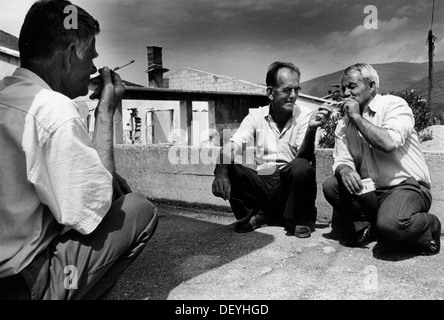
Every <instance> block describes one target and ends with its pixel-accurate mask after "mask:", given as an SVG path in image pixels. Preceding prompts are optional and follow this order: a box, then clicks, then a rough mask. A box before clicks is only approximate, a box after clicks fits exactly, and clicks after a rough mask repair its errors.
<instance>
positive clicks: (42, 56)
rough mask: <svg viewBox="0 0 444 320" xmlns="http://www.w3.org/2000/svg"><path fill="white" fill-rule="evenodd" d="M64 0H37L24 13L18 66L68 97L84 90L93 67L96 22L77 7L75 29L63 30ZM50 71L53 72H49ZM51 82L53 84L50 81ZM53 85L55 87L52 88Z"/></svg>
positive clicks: (78, 94)
mask: <svg viewBox="0 0 444 320" xmlns="http://www.w3.org/2000/svg"><path fill="white" fill-rule="evenodd" d="M67 6H72V3H71V2H69V1H66V0H40V1H37V2H35V3H34V4H33V5H32V7H31V8H30V9H29V11H28V13H27V14H26V17H25V21H24V22H23V25H22V28H21V31H20V36H19V51H20V59H21V65H22V67H24V68H28V69H30V70H32V71H34V72H36V73H37V74H39V76H41V77H43V79H44V80H45V81H47V82H52V83H49V84H50V85H51V86H52V87H53V89H54V90H56V91H60V92H62V93H64V94H66V95H67V96H69V97H70V98H75V97H77V96H80V95H85V94H87V93H88V89H87V87H88V81H89V76H90V74H92V73H95V72H96V71H97V69H96V68H95V66H94V64H93V63H92V59H94V58H95V57H97V52H96V50H95V36H96V35H97V34H98V33H99V31H100V27H99V23H98V22H97V21H96V20H95V19H94V18H93V17H92V16H91V15H89V14H88V13H87V12H86V11H85V10H84V9H82V8H80V7H78V6H75V7H76V9H77V25H76V28H71V29H67V28H66V27H65V24H66V23H65V19H67V17H68V14H69V12H70V11H66V12H67V13H65V12H64V11H65V8H67ZM51 73H53V74H51ZM54 82H55V83H54ZM54 87H55V88H54Z"/></svg>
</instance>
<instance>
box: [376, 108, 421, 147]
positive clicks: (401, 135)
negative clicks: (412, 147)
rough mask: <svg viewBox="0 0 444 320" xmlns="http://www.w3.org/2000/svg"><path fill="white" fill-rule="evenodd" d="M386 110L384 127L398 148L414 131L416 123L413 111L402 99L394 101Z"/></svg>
mask: <svg viewBox="0 0 444 320" xmlns="http://www.w3.org/2000/svg"><path fill="white" fill-rule="evenodd" d="M386 110H387V111H386V114H385V116H384V121H383V123H382V127H383V128H384V129H386V130H387V131H388V133H389V134H390V137H391V138H392V140H393V143H394V144H395V148H396V149H398V148H399V147H400V146H402V145H404V143H405V141H406V138H407V137H408V136H410V135H411V133H412V130H413V128H414V125H415V119H414V117H413V112H412V109H411V108H410V107H409V106H408V104H407V103H406V102H405V101H403V100H400V99H396V100H394V101H392V102H391V103H390V104H389V105H388V107H387V108H386Z"/></svg>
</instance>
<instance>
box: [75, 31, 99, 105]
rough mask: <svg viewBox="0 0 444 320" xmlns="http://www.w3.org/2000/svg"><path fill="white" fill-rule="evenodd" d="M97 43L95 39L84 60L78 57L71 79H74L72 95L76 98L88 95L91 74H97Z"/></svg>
mask: <svg viewBox="0 0 444 320" xmlns="http://www.w3.org/2000/svg"><path fill="white" fill-rule="evenodd" d="M97 57H98V54H97V51H96V41H95V39H93V40H92V41H91V44H90V45H89V47H88V48H87V49H86V51H85V53H84V54H83V57H82V58H79V57H77V59H76V62H75V67H74V68H73V70H72V72H71V75H70V77H72V80H73V83H72V95H73V96H74V97H71V98H76V97H79V96H84V95H86V94H88V83H89V79H90V76H91V74H94V73H96V72H97V68H96V66H95V65H94V62H93V59H95V58H97Z"/></svg>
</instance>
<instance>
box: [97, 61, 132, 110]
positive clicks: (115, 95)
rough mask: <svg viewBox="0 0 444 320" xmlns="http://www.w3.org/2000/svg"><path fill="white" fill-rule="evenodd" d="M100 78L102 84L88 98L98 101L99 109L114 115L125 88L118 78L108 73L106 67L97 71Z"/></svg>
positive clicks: (114, 74)
mask: <svg viewBox="0 0 444 320" xmlns="http://www.w3.org/2000/svg"><path fill="white" fill-rule="evenodd" d="M99 71H100V74H101V76H102V81H103V83H102V84H100V85H99V86H98V87H97V88H96V89H95V90H94V92H93V93H92V94H91V95H90V96H89V98H90V99H97V98H98V99H99V107H102V108H104V110H101V111H106V112H108V113H110V114H111V115H114V112H115V111H116V109H117V106H118V103H119V102H120V100H122V96H123V93H124V92H125V87H124V86H123V83H122V80H121V79H120V76H119V75H118V74H117V73H115V72H113V71H110V70H109V68H108V67H103V68H102V69H100V70H99Z"/></svg>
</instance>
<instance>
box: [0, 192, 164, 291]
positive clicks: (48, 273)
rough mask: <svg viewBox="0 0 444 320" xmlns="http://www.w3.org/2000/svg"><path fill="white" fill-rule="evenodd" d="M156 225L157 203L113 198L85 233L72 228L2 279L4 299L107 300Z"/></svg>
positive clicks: (141, 198) (139, 197) (137, 198)
mask: <svg viewBox="0 0 444 320" xmlns="http://www.w3.org/2000/svg"><path fill="white" fill-rule="evenodd" d="M157 223H158V215H157V210H156V207H155V206H154V205H153V204H152V203H151V202H149V201H148V200H147V198H146V197H145V196H143V195H140V194H137V193H130V194H127V195H125V196H123V197H121V198H119V199H117V200H115V201H114V202H113V204H112V206H111V208H110V210H109V211H108V213H107V214H106V216H105V218H104V219H103V221H102V222H101V223H100V224H99V226H98V227H97V229H96V230H94V231H93V232H92V233H91V234H89V235H82V234H80V233H78V232H76V231H74V230H70V231H68V232H66V233H65V234H63V235H60V236H58V237H56V238H55V239H54V240H53V241H52V242H51V244H50V245H49V246H48V247H47V248H46V249H45V250H44V251H43V252H41V253H40V254H39V255H38V256H37V257H36V258H35V259H34V260H33V261H32V262H31V264H30V265H28V266H27V267H26V268H25V269H24V270H22V271H21V272H20V274H18V275H16V276H12V277H10V278H9V279H0V280H1V281H0V282H2V288H0V296H2V298H3V299H32V300H73V299H85V300H93V299H106V298H107V296H108V295H109V293H110V292H111V290H112V288H113V287H114V285H115V284H116V282H117V280H118V279H119V277H120V276H121V275H122V273H123V272H124V271H125V270H126V269H127V268H128V266H129V265H130V264H131V263H132V262H133V261H134V260H135V259H136V257H137V256H138V255H139V254H140V253H141V251H142V249H143V248H144V247H145V245H146V244H147V242H148V240H149V239H150V238H151V237H152V236H153V234H154V232H155V229H156V227H157Z"/></svg>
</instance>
